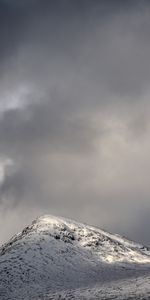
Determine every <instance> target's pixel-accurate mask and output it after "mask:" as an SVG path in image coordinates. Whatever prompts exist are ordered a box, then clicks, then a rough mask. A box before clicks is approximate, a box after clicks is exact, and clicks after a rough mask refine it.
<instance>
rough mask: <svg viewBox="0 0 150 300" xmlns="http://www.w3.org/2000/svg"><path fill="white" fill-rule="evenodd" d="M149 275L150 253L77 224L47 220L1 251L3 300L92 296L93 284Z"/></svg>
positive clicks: (125, 241)
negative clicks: (86, 293) (68, 293)
mask: <svg viewBox="0 0 150 300" xmlns="http://www.w3.org/2000/svg"><path fill="white" fill-rule="evenodd" d="M149 272H150V252H149V249H147V248H145V247H143V246H142V245H140V244H137V243H134V242H131V241H128V240H126V239H124V238H122V237H120V236H118V235H113V234H110V233H107V232H104V231H102V230H100V229H98V228H95V227H92V226H88V225H84V224H81V223H77V222H75V221H71V220H67V219H64V218H57V217H53V216H43V217H40V218H38V219H36V220H35V221H33V222H32V224H31V225H30V226H27V227H26V228H25V229H24V230H23V231H22V232H21V233H19V234H17V235H15V236H14V237H13V238H12V239H11V240H10V241H9V242H8V243H6V244H5V245H3V246H2V247H1V248H0V299H3V300H5V299H11V300H13V299H33V297H34V299H35V298H36V297H37V299H42V295H45V296H44V297H45V298H43V299H55V298H57V295H58V293H59V294H60V295H61V293H62V295H63V293H64V291H65V290H71V289H72V290H73V291H74V292H72V294H73V293H74V295H75V294H76V289H79V292H80V289H81V290H82V289H86V288H87V287H88V289H89V291H92V290H93V288H94V286H95V285H98V286H102V285H103V284H104V283H105V284H106V283H108V282H109V283H110V282H111V281H112V280H113V281H116V282H117V281H118V280H128V278H133V279H134V278H138V276H148V274H149ZM52 293H53V295H55V296H53V298H50V297H51V296H50V295H51V294H52ZM82 293H83V292H81V294H82ZM89 293H90V292H89ZM40 295H41V296H40ZM39 297H40V298H39ZM72 297H73V296H72ZM87 297H88V296H87ZM65 299H69V298H67V296H65ZM76 299H79V295H78V296H77V298H76ZM87 299H90V298H87ZM91 299H92V298H91ZM93 299H94V298H93ZM95 299H96V298H95ZM99 299H100V298H99Z"/></svg>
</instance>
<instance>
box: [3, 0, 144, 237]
mask: <svg viewBox="0 0 150 300" xmlns="http://www.w3.org/2000/svg"><path fill="white" fill-rule="evenodd" d="M131 2H132V3H131ZM149 8H150V6H149V2H148V1H142V3H141V1H117V0H116V1H97V0H94V1H87V0H86V1H84V0H82V1H70V0H69V1H46V0H45V1H40V0H37V1H13V2H12V1H0V35H1V39H2V43H1V48H0V66H1V69H0V78H1V82H0V102H1V107H2V111H1V112H0V154H1V157H6V158H7V157H8V158H10V159H12V160H13V165H12V167H11V168H7V167H6V168H5V172H4V178H3V181H2V182H1V185H0V203H1V208H2V211H3V210H5V212H6V211H7V213H6V214H5V218H6V219H7V218H8V217H7V216H9V217H10V211H12V215H13V214H14V215H15V214H17V212H18V211H21V213H22V210H23V211H24V213H25V214H26V215H29V214H28V211H29V210H31V211H32V209H33V211H34V213H32V217H33V216H34V217H35V216H36V212H37V213H38V212H39V211H40V212H46V211H49V212H50V213H55V214H59V215H64V216H66V217H67V216H68V217H73V218H75V219H80V220H81V221H86V222H89V223H93V224H96V225H99V226H103V225H104V226H105V228H107V229H109V230H110V231H112V230H114V231H117V232H119V233H124V234H126V233H127V234H129V236H130V237H131V238H134V237H135V238H136V239H138V238H139V239H141V240H142V232H143V230H144V228H145V223H143V222H142V221H141V223H138V218H139V217H138V212H135V207H137V210H138V209H139V208H140V207H143V210H144V209H145V207H147V210H149V209H150V207H149V205H148V194H149V184H148V180H147V178H149V175H150V174H149V165H148V158H149V143H148V135H149V117H148V116H149V109H150V105H149V78H150V63H149V50H150V42H149V28H150V26H149V25H150V21H149V14H150V11H149ZM21 88H22V89H23V91H24V90H25V93H24V92H23V93H22V92H21V95H20V89H21ZM17 97H18V98H19V101H20V102H19V106H18V105H16V106H15V107H13V108H11V101H13V100H12V99H14V101H15V99H16V98H17ZM6 101H7V104H8V107H5V102H6ZM132 165H133V166H132ZM14 211H15V212H16V213H14ZM129 214H130V215H129ZM30 218H31V215H30ZM141 218H142V217H141ZM28 220H29V217H28ZM19 222H20V223H19ZM132 222H133V223H132ZM20 224H21V220H20V221H18V226H20ZM129 224H130V225H129ZM135 224H137V225H136V226H137V229H136V228H134V229H133V228H132V226H135ZM138 224H141V228H143V229H141V233H140V231H138ZM111 229H112V230H111ZM7 230H8V229H7ZM127 234H126V235H127ZM144 240H145V241H146V242H147V241H148V233H147V232H146V231H145V237H144Z"/></svg>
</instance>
